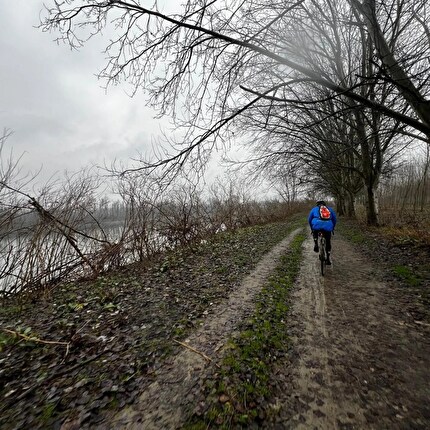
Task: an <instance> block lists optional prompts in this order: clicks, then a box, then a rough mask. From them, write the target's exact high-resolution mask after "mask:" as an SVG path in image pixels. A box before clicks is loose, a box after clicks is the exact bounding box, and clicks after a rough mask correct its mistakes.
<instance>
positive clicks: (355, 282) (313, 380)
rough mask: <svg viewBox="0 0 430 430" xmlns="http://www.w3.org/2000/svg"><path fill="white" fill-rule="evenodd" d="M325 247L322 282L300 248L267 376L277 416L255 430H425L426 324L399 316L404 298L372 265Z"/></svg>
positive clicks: (349, 250)
mask: <svg viewBox="0 0 430 430" xmlns="http://www.w3.org/2000/svg"><path fill="white" fill-rule="evenodd" d="M333 242H334V243H333V247H334V252H333V255H334V257H333V265H332V266H331V267H330V268H329V270H327V273H326V276H325V277H321V276H320V274H319V267H318V262H317V259H316V257H315V255H314V253H313V250H312V243H311V241H310V240H308V241H307V242H306V243H305V249H304V259H303V268H302V271H301V274H300V277H299V279H298V282H297V286H296V288H295V291H294V293H293V295H292V297H291V301H292V304H293V306H292V311H291V314H290V316H289V327H288V332H289V334H290V336H291V339H292V349H291V354H290V356H289V358H288V361H284V362H283V363H282V364H280V365H278V366H277V369H276V371H275V374H274V378H276V379H277V381H278V389H277V395H275V396H273V397H272V399H271V402H272V404H273V405H277V410H278V411H279V413H278V414H276V416H275V417H273V418H272V419H271V420H269V421H268V422H266V423H265V425H263V426H262V427H263V428H279V429H281V428H297V429H309V428H318V429H354V428H357V429H363V428H366V429H381V428H390V429H411V428H414V429H419V428H422V429H424V428H429V426H430V384H429V380H430V378H429V377H430V372H429V369H430V367H429V366H430V336H429V335H430V325H428V324H425V323H423V322H422V321H417V320H415V319H414V315H413V314H411V313H409V312H408V307H411V306H413V305H414V304H413V299H412V298H411V295H410V293H408V292H407V291H405V290H404V289H403V290H402V287H401V286H400V285H395V284H393V283H387V282H386V276H385V273H384V271H383V270H381V267H380V266H378V265H377V264H374V262H373V261H371V260H370V259H369V258H368V257H366V256H365V255H363V254H361V253H358V252H357V250H356V249H354V248H353V247H352V246H351V244H349V243H347V242H346V241H345V240H344V239H342V238H341V237H340V236H336V238H335V240H334V241H333ZM387 251H388V250H387ZM411 300H412V301H411ZM417 305H418V306H419V304H417Z"/></svg>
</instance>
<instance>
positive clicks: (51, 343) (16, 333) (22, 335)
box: [3, 328, 70, 346]
mask: <svg viewBox="0 0 430 430" xmlns="http://www.w3.org/2000/svg"><path fill="white" fill-rule="evenodd" d="M3 331H5V332H6V333H9V334H13V335H15V336H19V337H22V338H24V339H25V340H28V341H30V342H37V343H44V344H47V345H65V346H68V345H69V344H70V342H58V341H55V340H42V339H39V338H37V337H31V336H27V335H26V334H23V333H18V332H17V331H13V330H9V329H7V328H4V329H3Z"/></svg>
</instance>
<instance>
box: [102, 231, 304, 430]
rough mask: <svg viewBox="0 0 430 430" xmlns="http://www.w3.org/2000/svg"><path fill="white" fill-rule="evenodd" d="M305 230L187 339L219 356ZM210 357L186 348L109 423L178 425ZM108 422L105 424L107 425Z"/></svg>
mask: <svg viewBox="0 0 430 430" xmlns="http://www.w3.org/2000/svg"><path fill="white" fill-rule="evenodd" d="M300 231H301V229H296V230H294V231H293V232H292V233H291V234H290V235H289V236H288V237H287V238H285V239H284V240H283V241H281V242H280V243H279V244H278V245H276V246H275V247H274V248H273V249H272V250H271V251H270V252H269V253H268V254H266V255H265V257H264V258H263V259H262V260H261V261H260V262H259V263H258V265H257V267H256V268H255V269H254V270H253V272H252V273H251V274H250V275H248V276H247V277H246V278H245V279H244V280H243V282H242V283H241V285H240V286H239V288H237V289H236V290H235V291H234V292H233V294H231V295H230V297H229V299H228V301H227V302H225V303H222V304H221V305H219V306H217V307H215V308H214V309H212V311H211V312H210V313H209V314H208V316H207V320H206V321H205V323H204V325H203V326H202V327H201V328H200V329H199V330H198V331H197V332H196V333H194V334H193V335H192V336H190V337H189V338H188V339H187V345H189V346H190V347H192V348H194V349H195V350H197V351H199V352H200V353H203V354H205V355H206V356H208V357H214V358H215V357H216V354H217V352H218V351H219V350H220V349H221V347H222V346H223V345H224V344H225V342H226V341H227V339H228V338H229V337H230V336H231V334H232V333H233V332H234V330H235V329H236V327H237V324H238V322H239V321H240V320H242V319H243V318H245V317H246V316H247V314H249V313H250V312H252V310H253V303H252V299H253V297H254V296H255V294H256V293H258V292H259V291H260V289H261V288H262V286H263V284H264V282H265V280H266V279H267V278H268V276H269V275H270V274H271V273H272V272H273V270H274V269H275V267H276V265H277V264H278V262H279V257H280V256H281V255H282V254H283V253H285V251H286V249H287V248H288V246H289V244H290V242H291V240H292V239H293V238H294V237H295V236H296V235H297V234H298V233H299V232H300ZM206 365H207V359H205V358H204V357H202V356H201V355H199V354H198V353H196V352H194V351H192V350H190V349H188V348H184V349H183V350H182V352H181V353H179V354H178V355H177V356H176V357H174V358H173V359H172V360H170V362H168V363H167V364H166V365H165V366H164V367H163V368H162V369H160V371H159V372H158V374H157V377H156V379H155V381H154V382H153V383H152V384H151V385H150V386H149V387H148V388H147V389H146V390H145V391H144V392H143V393H142V395H141V396H140V398H139V400H138V401H137V402H136V403H135V404H134V405H133V406H132V407H129V408H126V409H124V410H123V411H121V412H120V413H119V414H117V415H116V416H114V417H113V418H112V422H111V424H110V425H109V428H110V429H136V430H137V429H139V430H141V429H145V430H151V429H155V430H160V429H174V428H178V427H180V425H181V424H182V423H183V421H184V420H185V419H186V418H187V416H188V414H189V413H190V412H192V410H193V408H194V406H195V404H194V402H193V400H194V399H195V394H196V393H197V392H198V391H199V388H200V386H199V384H200V383H201V381H202V378H201V376H202V374H203V373H204V371H205V368H206ZM105 426H106V424H105V423H104V424H103V425H102V426H101V428H106V427H105Z"/></svg>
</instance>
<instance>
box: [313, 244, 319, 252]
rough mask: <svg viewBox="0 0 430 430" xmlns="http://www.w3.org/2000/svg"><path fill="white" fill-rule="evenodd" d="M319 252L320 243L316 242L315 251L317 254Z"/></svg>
mask: <svg viewBox="0 0 430 430" xmlns="http://www.w3.org/2000/svg"><path fill="white" fill-rule="evenodd" d="M319 250H320V248H319V246H318V243H317V242H315V245H314V251H315V252H319Z"/></svg>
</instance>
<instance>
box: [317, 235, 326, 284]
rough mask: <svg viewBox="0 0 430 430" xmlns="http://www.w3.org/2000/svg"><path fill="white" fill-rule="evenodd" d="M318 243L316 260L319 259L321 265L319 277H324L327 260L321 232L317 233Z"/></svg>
mask: <svg viewBox="0 0 430 430" xmlns="http://www.w3.org/2000/svg"><path fill="white" fill-rule="evenodd" d="M318 242H319V244H318V247H319V254H318V258H319V260H320V264H321V276H324V270H325V266H326V259H327V252H326V249H325V237H324V234H323V233H322V232H321V231H319V232H318Z"/></svg>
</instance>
